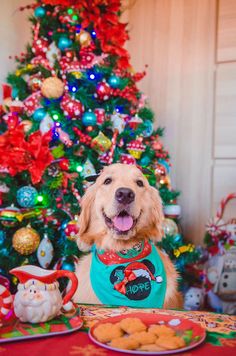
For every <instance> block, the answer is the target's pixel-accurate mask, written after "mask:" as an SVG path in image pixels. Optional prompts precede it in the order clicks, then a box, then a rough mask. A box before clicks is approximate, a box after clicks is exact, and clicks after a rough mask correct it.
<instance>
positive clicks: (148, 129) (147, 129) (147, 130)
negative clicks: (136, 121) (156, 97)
mask: <svg viewBox="0 0 236 356" xmlns="http://www.w3.org/2000/svg"><path fill="white" fill-rule="evenodd" d="M143 125H144V130H143V136H144V137H149V136H151V135H152V133H153V123H152V121H150V120H146V121H144V123H143Z"/></svg>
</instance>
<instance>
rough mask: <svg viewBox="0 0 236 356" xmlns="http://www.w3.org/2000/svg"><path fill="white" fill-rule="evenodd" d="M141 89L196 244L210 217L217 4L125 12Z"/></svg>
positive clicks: (157, 3) (173, 4) (194, 1)
mask: <svg viewBox="0 0 236 356" xmlns="http://www.w3.org/2000/svg"><path fill="white" fill-rule="evenodd" d="M129 21H130V37H131V40H130V42H129V45H128V49H129V50H130V53H131V58H132V63H133V65H134V68H135V69H138V70H142V69H143V68H144V66H145V64H149V67H148V74H147V77H146V78H145V80H144V81H143V82H142V83H141V85H140V87H141V89H142V90H143V91H144V92H145V93H146V94H147V95H148V96H149V101H150V105H151V107H152V108H153V109H154V111H155V113H156V123H157V124H158V125H161V126H165V127H166V138H165V140H164V141H165V143H166V146H167V148H168V149H169V150H170V154H171V156H172V162H173V169H172V182H173V186H174V187H177V188H178V189H180V190H181V192H182V195H181V199H180V203H181V205H182V208H183V228H184V232H185V235H186V236H187V237H189V239H191V240H192V241H194V242H196V243H199V242H201V241H202V238H203V235H204V224H205V221H206V220H207V219H208V217H209V216H210V215H211V165H212V132H213V95H214V90H213V84H214V55H215V52H214V51H215V28H216V1H215V0H178V1H176V0H168V1H166V0H148V1H146V0H137V1H136V3H135V5H134V6H133V7H132V8H131V9H130V11H129Z"/></svg>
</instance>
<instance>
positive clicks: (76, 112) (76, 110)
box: [61, 94, 84, 119]
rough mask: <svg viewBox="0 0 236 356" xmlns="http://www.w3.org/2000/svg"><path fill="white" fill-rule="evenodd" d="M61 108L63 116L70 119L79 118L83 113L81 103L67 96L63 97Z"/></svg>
mask: <svg viewBox="0 0 236 356" xmlns="http://www.w3.org/2000/svg"><path fill="white" fill-rule="evenodd" d="M61 108H62V110H63V112H64V114H65V115H66V116H67V117H69V118H71V119H72V118H79V117H81V116H82V114H83V112H84V106H83V104H82V103H81V101H79V100H77V99H74V98H72V97H71V96H70V95H68V94H66V95H64V96H63V98H62V101H61Z"/></svg>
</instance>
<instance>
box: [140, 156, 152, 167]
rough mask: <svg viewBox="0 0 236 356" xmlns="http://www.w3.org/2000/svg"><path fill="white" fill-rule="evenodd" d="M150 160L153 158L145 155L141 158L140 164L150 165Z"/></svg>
mask: <svg viewBox="0 0 236 356" xmlns="http://www.w3.org/2000/svg"><path fill="white" fill-rule="evenodd" d="M150 162H151V158H149V157H148V156H143V157H142V158H141V159H140V164H141V165H142V166H148V165H149V163H150Z"/></svg>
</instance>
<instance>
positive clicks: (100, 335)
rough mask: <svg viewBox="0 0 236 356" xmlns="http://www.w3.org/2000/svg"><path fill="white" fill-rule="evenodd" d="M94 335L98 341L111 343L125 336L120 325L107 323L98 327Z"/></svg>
mask: <svg viewBox="0 0 236 356" xmlns="http://www.w3.org/2000/svg"><path fill="white" fill-rule="evenodd" d="M93 334H94V336H95V337H96V339H97V340H98V341H100V342H109V341H111V340H113V339H117V338H119V337H121V336H122V335H123V331H122V330H121V328H120V326H119V325H118V324H112V323H105V324H100V325H98V326H97V327H96V328H95V329H94V331H93Z"/></svg>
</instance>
